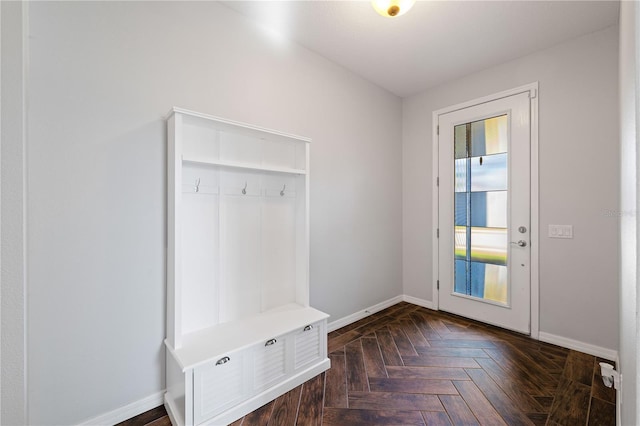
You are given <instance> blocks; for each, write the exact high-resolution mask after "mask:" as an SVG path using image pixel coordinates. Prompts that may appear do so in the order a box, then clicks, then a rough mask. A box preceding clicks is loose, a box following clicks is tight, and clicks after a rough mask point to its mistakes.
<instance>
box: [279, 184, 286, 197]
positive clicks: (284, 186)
mask: <svg viewBox="0 0 640 426" xmlns="http://www.w3.org/2000/svg"><path fill="white" fill-rule="evenodd" d="M286 188H287V184H286V183H285V184H284V185H282V191H280V196H281V197H284V190H285V189H286Z"/></svg>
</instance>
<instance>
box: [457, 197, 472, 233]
mask: <svg viewBox="0 0 640 426" xmlns="http://www.w3.org/2000/svg"><path fill="white" fill-rule="evenodd" d="M472 202H473V199H472ZM468 203H469V194H467V193H466V192H456V199H455V209H456V223H455V224H456V225H462V226H467V224H468V223H467V222H468V215H467V208H468V207H469V206H468ZM471 220H473V217H472V218H471Z"/></svg>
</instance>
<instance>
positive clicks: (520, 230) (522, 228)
mask: <svg viewBox="0 0 640 426" xmlns="http://www.w3.org/2000/svg"><path fill="white" fill-rule="evenodd" d="M518 232H519V233H521V234H524V233H525V232H527V227H526V226H521V227H519V228H518Z"/></svg>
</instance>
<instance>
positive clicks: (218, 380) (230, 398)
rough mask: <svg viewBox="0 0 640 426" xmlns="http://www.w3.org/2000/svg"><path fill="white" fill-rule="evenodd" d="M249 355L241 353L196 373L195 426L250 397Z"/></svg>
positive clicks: (194, 386) (207, 365)
mask: <svg viewBox="0 0 640 426" xmlns="http://www.w3.org/2000/svg"><path fill="white" fill-rule="evenodd" d="M247 372H248V369H247V352H246V351H240V352H237V353H233V354H230V355H228V356H225V357H223V358H221V359H219V360H218V361H215V362H210V363H208V364H205V365H203V366H200V367H197V368H195V369H194V371H193V397H194V399H193V403H194V412H193V416H194V424H198V423H201V422H203V421H205V420H207V419H209V418H211V417H213V416H215V415H217V414H219V413H220V412H222V411H224V410H225V409H227V408H229V407H230V406H232V405H234V404H236V403H238V402H240V401H243V400H244V399H246V397H247V396H248V395H249V392H250V391H249V386H248V379H249V378H248V374H247Z"/></svg>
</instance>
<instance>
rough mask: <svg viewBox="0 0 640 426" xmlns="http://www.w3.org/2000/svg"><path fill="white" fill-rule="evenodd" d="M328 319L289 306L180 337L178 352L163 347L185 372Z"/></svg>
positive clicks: (320, 313) (322, 313) (307, 310)
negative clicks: (171, 354)
mask: <svg viewBox="0 0 640 426" xmlns="http://www.w3.org/2000/svg"><path fill="white" fill-rule="evenodd" d="M328 317H329V315H327V314H325V313H324V312H320V311H318V310H316V309H313V308H310V307H306V308H305V307H303V306H300V305H298V304H289V305H285V306H282V307H280V308H277V309H273V310H271V311H267V312H263V313H261V314H259V315H255V316H252V317H249V318H245V319H241V320H237V321H232V322H227V323H224V324H219V325H216V326H213V327H209V328H206V329H203V330H198V331H195V332H193V333H190V334H187V335H184V336H182V347H180V348H178V349H174V348H172V347H171V345H170V344H169V343H168V341H166V340H165V344H166V346H167V348H168V349H169V350H170V351H171V352H172V353H173V355H174V357H175V359H176V360H177V361H178V363H180V366H181V367H182V369H183V371H185V370H187V369H189V368H193V367H196V366H198V365H201V364H204V363H206V362H208V361H212V360H216V359H218V358H221V357H223V356H226V355H227V354H229V353H230V352H234V351H237V350H241V349H244V348H246V347H249V346H252V345H255V344H257V343H260V342H266V341H267V340H269V339H272V338H274V337H276V336H281V335H283V334H286V333H289V332H291V331H294V330H296V329H298V328H302V327H304V326H305V325H308V324H311V323H314V322H317V321H321V320H323V319H326V318H328Z"/></svg>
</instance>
